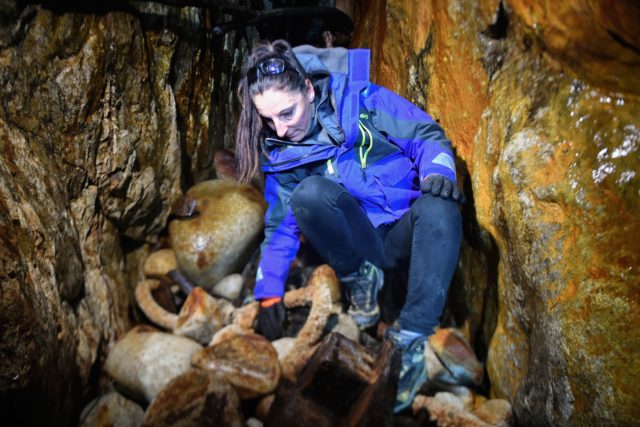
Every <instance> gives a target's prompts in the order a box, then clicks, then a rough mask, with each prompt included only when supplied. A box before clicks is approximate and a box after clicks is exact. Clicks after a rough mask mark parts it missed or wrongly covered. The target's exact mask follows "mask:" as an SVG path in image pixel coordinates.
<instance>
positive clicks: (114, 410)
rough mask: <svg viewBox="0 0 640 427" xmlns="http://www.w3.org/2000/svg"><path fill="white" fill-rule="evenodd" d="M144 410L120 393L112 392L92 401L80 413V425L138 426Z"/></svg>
mask: <svg viewBox="0 0 640 427" xmlns="http://www.w3.org/2000/svg"><path fill="white" fill-rule="evenodd" d="M143 417H144V410H143V409H142V407H141V406H140V405H138V404H137V403H135V402H133V401H131V400H129V399H126V398H125V397H124V396H122V395H121V394H119V393H116V392H110V393H107V394H105V395H104V396H101V397H100V398H98V399H96V400H93V401H91V402H90V403H89V404H88V405H87V406H86V407H85V408H84V409H83V411H82V414H81V415H80V423H79V427H138V426H139V425H140V423H142V418H143Z"/></svg>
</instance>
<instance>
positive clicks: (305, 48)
mask: <svg viewBox="0 0 640 427" xmlns="http://www.w3.org/2000/svg"><path fill="white" fill-rule="evenodd" d="M293 53H294V54H295V55H296V58H298V61H299V62H300V65H302V67H303V68H304V70H305V71H306V72H307V74H309V75H315V74H329V73H342V74H347V73H348V72H349V51H348V50H347V49H345V48H343V47H330V48H324V49H323V48H318V47H314V46H311V45H308V44H304V45H301V46H296V47H294V48H293Z"/></svg>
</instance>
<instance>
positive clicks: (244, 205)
mask: <svg viewBox="0 0 640 427" xmlns="http://www.w3.org/2000/svg"><path fill="white" fill-rule="evenodd" d="M187 196H188V197H191V198H193V199H194V200H196V212H197V214H196V215H195V216H193V217H190V218H181V219H175V220H173V221H171V223H170V224H169V241H170V244H171V248H172V249H173V251H174V252H175V254H176V260H177V262H178V266H179V268H180V271H182V272H183V273H184V274H185V275H186V276H187V277H188V278H189V279H191V281H193V282H194V283H196V284H197V285H199V286H202V287H203V288H205V289H207V290H211V289H212V288H213V287H214V286H215V285H216V283H218V282H219V281H220V280H222V279H223V278H224V277H226V276H227V275H229V274H231V273H235V272H237V271H238V270H240V269H242V266H243V265H244V263H246V261H247V260H248V258H249V256H250V255H251V253H252V252H253V251H254V250H255V249H256V247H257V245H258V243H259V239H260V236H261V232H262V227H263V218H264V212H265V210H266V203H265V202H264V199H263V197H262V195H261V194H260V193H259V192H258V191H257V190H256V189H255V188H253V187H251V186H249V185H245V184H238V183H237V182H235V181H233V180H231V179H218V180H211V181H205V182H201V183H199V184H196V185H195V186H193V187H191V188H190V189H189V191H188V192H187Z"/></svg>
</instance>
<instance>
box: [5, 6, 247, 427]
mask: <svg viewBox="0 0 640 427" xmlns="http://www.w3.org/2000/svg"><path fill="white" fill-rule="evenodd" d="M46 3H48V4H49V6H50V7H55V8H56V10H55V11H53V10H51V9H47V8H43V7H40V6H37V5H27V4H26V2H14V1H5V2H2V4H1V5H0V286H1V287H2V289H1V291H0V323H1V324H2V328H0V359H2V363H1V364H0V409H1V410H2V412H3V414H6V417H4V419H3V423H4V422H6V423H7V425H13V424H17V425H25V424H35V425H72V424H74V423H75V421H76V420H77V418H78V415H79V412H80V409H81V408H80V407H79V405H80V404H81V402H83V401H84V402H86V401H87V400H89V398H90V397H91V394H92V393H95V388H94V385H91V386H90V385H89V384H95V383H96V382H97V380H98V378H97V377H98V375H99V372H100V367H101V365H102V364H103V362H104V358H105V354H106V350H107V349H109V348H110V347H111V346H112V345H113V343H114V342H115V340H116V339H117V338H118V337H121V336H123V335H124V333H125V332H126V331H127V330H128V329H130V328H131V326H132V325H133V324H134V323H135V322H136V321H138V320H139V318H140V315H139V314H138V313H136V311H135V308H134V307H135V304H134V302H133V289H134V287H135V283H136V282H137V277H135V276H136V273H137V271H138V270H137V268H138V266H137V265H135V263H134V261H135V256H133V257H132V256H131V253H132V252H129V251H131V250H132V249H131V248H132V247H133V248H136V250H137V248H141V247H142V248H143V250H144V246H147V245H148V244H153V243H154V242H155V241H156V240H157V234H158V233H159V232H160V231H161V230H163V228H164V227H165V226H166V220H167V216H168V214H169V210H170V206H171V204H172V202H173V201H174V200H176V199H177V198H178V197H179V196H180V194H181V186H182V185H183V184H182V183H183V182H186V183H188V182H193V181H194V180H198V181H200V180H203V179H207V178H210V177H211V176H212V175H213V174H214V172H213V170H212V165H211V159H212V158H213V149H214V147H215V145H216V144H218V145H222V144H224V143H225V142H224V141H225V138H226V139H227V140H228V139H229V138H230V136H229V135H232V132H230V129H231V120H227V118H226V116H224V115H220V117H216V119H215V120H210V118H211V117H213V114H214V112H213V111H212V109H213V108H218V107H214V106H213V105H212V103H211V91H212V90H213V88H214V87H216V88H218V89H220V90H222V88H225V87H227V88H228V87H230V85H231V82H230V79H228V78H227V74H229V73H230V70H231V68H232V67H233V66H234V65H233V56H234V55H235V54H236V53H233V52H235V50H234V49H233V48H231V47H232V46H236V42H235V36H232V35H230V36H228V37H225V38H223V39H222V40H224V42H226V43H228V44H227V47H228V48H229V49H230V51H232V52H231V53H229V51H227V52H226V53H225V51H224V50H223V49H220V51H219V52H218V54H217V56H216V58H215V59H214V57H213V50H212V49H208V48H207V43H208V42H207V40H206V35H205V32H206V31H205V30H204V29H205V27H206V21H207V19H210V18H211V16H212V15H209V14H213V15H215V13H216V12H215V11H205V10H202V9H196V8H182V9H176V8H170V7H165V6H158V5H152V4H150V3H143V2H139V3H136V4H135V6H132V8H131V9H130V10H129V11H128V12H122V11H120V12H118V11H115V10H114V11H111V12H110V11H108V10H104V8H102V9H101V11H100V12H99V13H94V12H93V11H92V10H91V9H92V6H91V5H89V4H88V3H87V4H86V5H84V7H80V9H83V10H85V9H84V8H86V13H78V12H79V10H77V9H78V8H75V7H67V5H69V4H71V5H74V4H75V5H76V6H79V3H78V2H46ZM53 3H55V5H53ZM114 9H118V8H116V7H114ZM158 17H163V18H162V19H159V18H158ZM213 19H215V18H213ZM241 45H242V43H240V44H238V45H237V46H239V47H240V46H241ZM237 54H238V55H240V54H241V49H240V50H238V52H237ZM237 66H238V65H237V64H236V67H237ZM226 92H227V93H232V91H228V90H227V91H226ZM225 96H226V95H225ZM231 96H233V95H231ZM227 104H228V105H229V104H230V103H227ZM225 108H226V110H227V111H228V110H229V108H228V106H227V107H225ZM227 143H228V141H227ZM187 159H188V160H187ZM130 270H133V271H134V273H133V274H130ZM132 277H133V278H132ZM6 408H9V409H6ZM33 408H38V410H33Z"/></svg>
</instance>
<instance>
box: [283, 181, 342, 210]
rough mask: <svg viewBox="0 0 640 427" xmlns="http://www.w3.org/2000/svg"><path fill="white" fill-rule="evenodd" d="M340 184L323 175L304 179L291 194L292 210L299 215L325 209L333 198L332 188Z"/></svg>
mask: <svg viewBox="0 0 640 427" xmlns="http://www.w3.org/2000/svg"><path fill="white" fill-rule="evenodd" d="M335 185H338V184H334V183H333V182H332V181H331V180H329V179H327V178H324V177H322V176H310V177H307V178H305V179H303V180H302V181H301V182H300V184H298V186H297V187H296V189H295V190H293V193H292V194H291V210H292V211H293V214H294V215H295V216H296V217H297V216H298V215H299V214H301V213H302V212H310V211H311V212H313V211H318V210H323V208H325V207H327V206H328V205H327V201H328V200H330V199H331V197H330V196H331V194H332V191H331V189H332V188H333V187H334V186H335Z"/></svg>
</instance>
